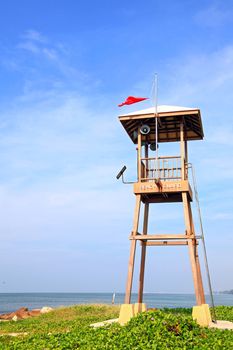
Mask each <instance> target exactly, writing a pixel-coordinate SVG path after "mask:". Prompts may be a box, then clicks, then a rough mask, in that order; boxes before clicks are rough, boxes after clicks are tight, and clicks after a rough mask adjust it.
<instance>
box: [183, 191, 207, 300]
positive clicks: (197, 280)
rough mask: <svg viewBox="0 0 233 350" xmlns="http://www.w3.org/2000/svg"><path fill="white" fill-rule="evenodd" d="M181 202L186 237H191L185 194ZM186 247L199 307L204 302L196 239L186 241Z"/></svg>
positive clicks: (189, 212) (189, 210)
mask: <svg viewBox="0 0 233 350" xmlns="http://www.w3.org/2000/svg"><path fill="white" fill-rule="evenodd" d="M182 200H183V206H184V218H185V226H186V233H187V236H193V235H194V236H195V232H194V225H193V220H192V211H191V206H190V202H189V200H188V196H187V193H186V192H183V193H182ZM188 247H189V256H190V262H191V268H192V274H193V282H194V290H195V295H196V301H197V305H201V304H202V301H203V300H204V290H203V284H202V278H201V274H200V272H201V271H200V266H199V259H198V255H197V246H196V239H192V240H191V239H190V240H189V241H188Z"/></svg>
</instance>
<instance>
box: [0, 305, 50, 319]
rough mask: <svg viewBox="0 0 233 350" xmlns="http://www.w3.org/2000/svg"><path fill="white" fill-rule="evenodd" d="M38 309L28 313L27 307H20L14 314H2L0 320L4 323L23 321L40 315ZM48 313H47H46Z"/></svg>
mask: <svg viewBox="0 0 233 350" xmlns="http://www.w3.org/2000/svg"><path fill="white" fill-rule="evenodd" d="M40 311H41V310H40V309H34V310H31V311H29V310H28V308H27V307H21V308H20V309H18V310H16V311H15V312H10V313H8V314H2V315H0V320H4V321H10V320H14V321H17V320H23V319H25V318H28V317H34V316H38V315H40V313H41V312H40ZM47 312H49V311H47Z"/></svg>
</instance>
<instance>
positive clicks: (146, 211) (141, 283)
mask: <svg viewBox="0 0 233 350" xmlns="http://www.w3.org/2000/svg"><path fill="white" fill-rule="evenodd" d="M148 217H149V203H145V207H144V219H143V234H144V235H147V231H148ZM145 261H146V242H142V248H141V265H140V274H139V289H138V302H139V303H142V300H143V287H144V275H145Z"/></svg>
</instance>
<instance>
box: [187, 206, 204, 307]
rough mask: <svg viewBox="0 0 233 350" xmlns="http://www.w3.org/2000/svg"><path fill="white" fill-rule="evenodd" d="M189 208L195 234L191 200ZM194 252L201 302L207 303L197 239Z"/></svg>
mask: <svg viewBox="0 0 233 350" xmlns="http://www.w3.org/2000/svg"><path fill="white" fill-rule="evenodd" d="M188 208H189V219H190V223H191V230H192V232H193V233H194V234H195V230H194V223H193V215H192V209H191V204H190V202H188ZM194 254H195V261H196V266H197V279H198V285H199V293H200V299H201V304H205V292H204V287H203V282H202V276H201V267H200V261H199V256H198V247H197V242H196V240H195V245H194Z"/></svg>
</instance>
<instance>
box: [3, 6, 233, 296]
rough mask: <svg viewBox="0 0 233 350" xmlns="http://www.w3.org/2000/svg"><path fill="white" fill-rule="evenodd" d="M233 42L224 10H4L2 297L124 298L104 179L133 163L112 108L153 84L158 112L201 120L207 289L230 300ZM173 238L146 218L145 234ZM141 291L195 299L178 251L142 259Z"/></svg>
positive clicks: (117, 199) (113, 199)
mask: <svg viewBox="0 0 233 350" xmlns="http://www.w3.org/2000/svg"><path fill="white" fill-rule="evenodd" d="M232 32H233V4H232V2H231V1H224V2H223V1H184V0H181V1H156V0H154V1H146V2H145V3H142V2H141V1H124V2H123V1H101V0H100V1H98V2H95V1H88V0H87V1H85V2H83V1H82V2H81V1H74V0H66V1H61V0H60V1H55V0H47V1H45V0H40V1H38V0H35V1H25V0H21V1H20V2H18V1H12V0H9V1H7V2H5V3H4V4H3V3H1V5H0V33H1V35H0V52H1V55H0V76H1V83H0V166H1V172H0V210H1V224H0V228H1V229H0V232H1V247H0V262H1V266H2V269H1V277H0V292H27V291H28V292H30V291H61V292H62V291H67V292H69V291H71V292H85V291H90V292H92V291H110V292H112V291H124V288H125V280H126V272H127V263H128V254H129V241H128V236H129V233H130V231H131V225H132V217H133V208H134V200H135V199H134V195H133V193H132V189H131V187H127V186H123V185H122V184H121V183H120V182H117V181H116V180H115V175H116V173H117V172H118V170H119V169H120V168H121V166H122V165H123V164H126V165H127V166H128V169H129V170H128V177H129V178H133V177H134V176H135V171H136V168H135V156H136V154H135V147H134V146H133V144H132V143H131V141H130V140H129V138H128V137H127V135H126V133H125V131H124V130H123V129H122V127H121V125H120V123H119V122H118V120H117V116H118V114H119V113H120V112H122V109H121V110H119V108H118V107H117V105H118V103H120V102H122V101H123V100H124V99H125V98H126V97H127V96H128V95H135V96H137V95H138V96H150V92H151V85H152V80H153V75H154V73H155V72H157V73H158V75H159V101H158V102H159V104H175V105H181V106H192V107H199V108H200V109H201V111H202V118H203V125H204V131H205V140H204V141H202V142H201V141H200V142H190V145H189V155H190V160H191V161H192V162H193V163H194V164H195V167H196V173H197V179H198V187H199V196H200V200H201V207H202V212H203V222H204V228H205V234H206V243H207V249H208V256H209V264H210V270H211V274H212V281H213V289H214V290H224V289H230V288H233V286H232V278H231V276H232V275H233V264H232V224H233V214H232V209H233V206H232V195H233V188H232V177H233V166H232V151H233V123H232V110H233V98H232V97H233V96H232V91H233V37H232ZM149 106H151V102H150V101H149V102H142V103H141V104H138V105H135V106H132V107H125V108H124V111H125V112H129V111H132V110H135V109H139V108H146V107H149ZM172 146H174V150H176V148H177V145H175V144H174V145H172ZM174 150H171V151H172V152H173V153H174ZM161 152H162V147H161ZM183 229H184V228H183V212H182V207H181V206H180V205H177V206H176V205H175V206H174V204H171V205H168V206H162V205H159V206H158V207H156V208H155V206H154V208H153V209H152V212H151V222H150V230H151V232H152V233H155V232H158V233H162V232H168V231H169V230H170V231H171V232H177V233H180V232H182V231H181V230H183ZM197 231H198V229H197ZM138 252H139V251H138ZM137 262H138V256H137ZM135 272H136V275H135V281H136V282H137V269H136V271H135ZM134 288H135V287H134ZM145 291H148V292H171V293H172V292H184V293H185V292H193V285H192V278H191V270H190V266H189V259H188V252H187V250H186V249H185V248H183V247H180V248H179V247H178V248H158V249H156V248H151V249H149V250H148V259H147V272H146V280H145Z"/></svg>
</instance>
